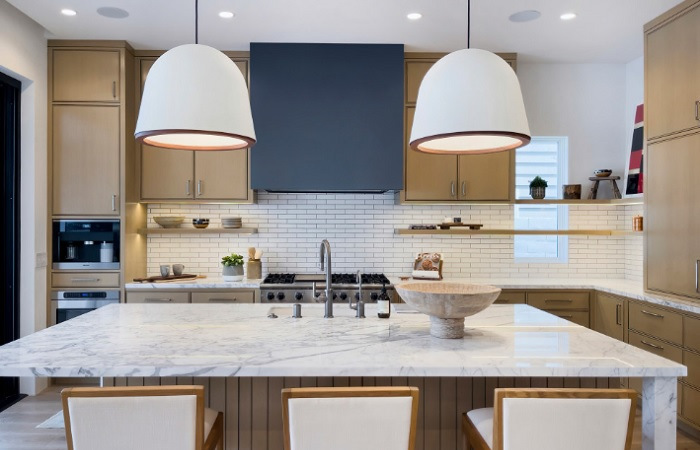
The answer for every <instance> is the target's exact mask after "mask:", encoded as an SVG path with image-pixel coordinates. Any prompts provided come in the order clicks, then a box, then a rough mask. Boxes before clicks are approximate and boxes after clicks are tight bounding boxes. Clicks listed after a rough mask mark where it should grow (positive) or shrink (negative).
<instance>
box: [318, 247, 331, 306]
mask: <svg viewBox="0 0 700 450" xmlns="http://www.w3.org/2000/svg"><path fill="white" fill-rule="evenodd" d="M319 261H320V263H321V270H323V266H324V265H325V266H326V267H325V268H326V308H325V314H324V315H323V317H325V318H326V319H332V318H333V287H332V285H331V284H332V280H333V277H332V273H333V272H332V271H331V244H330V243H329V242H328V240H327V239H324V240H323V241H321V246H320V247H319ZM324 262H325V264H324Z"/></svg>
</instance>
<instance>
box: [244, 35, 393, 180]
mask: <svg viewBox="0 0 700 450" xmlns="http://www.w3.org/2000/svg"><path fill="white" fill-rule="evenodd" d="M403 53H404V50H403V45H401V44H276V43H252V44H251V46H250V102H251V107H252V110H253V120H254V122H255V133H256V135H257V138H258V141H257V143H256V144H255V147H253V148H252V150H251V152H250V153H251V186H252V188H253V189H259V190H266V191H270V192H384V191H392V190H399V189H403V145H404V144H403V91H404V89H403V79H404V74H403V70H404V69H403V65H404V55H403Z"/></svg>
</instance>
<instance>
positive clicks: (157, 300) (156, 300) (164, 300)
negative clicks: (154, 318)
mask: <svg viewBox="0 0 700 450" xmlns="http://www.w3.org/2000/svg"><path fill="white" fill-rule="evenodd" d="M172 301H173V299H172V298H147V299H146V303H168V302H172Z"/></svg>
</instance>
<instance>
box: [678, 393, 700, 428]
mask: <svg viewBox="0 0 700 450" xmlns="http://www.w3.org/2000/svg"><path fill="white" fill-rule="evenodd" d="M681 398H682V399H683V400H681V402H682V404H683V408H682V409H681V416H683V418H684V419H687V420H689V421H691V422H693V423H695V424H700V391H698V390H696V389H693V388H692V387H690V386H683V389H682V393H681Z"/></svg>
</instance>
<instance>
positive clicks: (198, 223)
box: [192, 219, 209, 228]
mask: <svg viewBox="0 0 700 450" xmlns="http://www.w3.org/2000/svg"><path fill="white" fill-rule="evenodd" d="M192 225H193V226H194V227H195V228H206V227H208V226H209V219H192Z"/></svg>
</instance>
